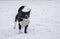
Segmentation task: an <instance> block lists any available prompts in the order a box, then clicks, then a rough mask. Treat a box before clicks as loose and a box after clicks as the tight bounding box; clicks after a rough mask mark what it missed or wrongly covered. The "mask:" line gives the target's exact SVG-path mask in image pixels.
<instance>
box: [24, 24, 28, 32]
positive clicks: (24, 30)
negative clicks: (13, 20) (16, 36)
mask: <svg viewBox="0 0 60 39" xmlns="http://www.w3.org/2000/svg"><path fill="white" fill-rule="evenodd" d="M27 27H28V25H26V26H25V30H24V33H27Z"/></svg>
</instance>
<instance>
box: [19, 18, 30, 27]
mask: <svg viewBox="0 0 60 39" xmlns="http://www.w3.org/2000/svg"><path fill="white" fill-rule="evenodd" d="M29 23H30V20H29V19H23V21H21V22H20V25H21V26H22V27H25V26H26V25H28V24H29Z"/></svg>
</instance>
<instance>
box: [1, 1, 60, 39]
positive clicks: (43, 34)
mask: <svg viewBox="0 0 60 39" xmlns="http://www.w3.org/2000/svg"><path fill="white" fill-rule="evenodd" d="M21 5H26V6H28V7H29V8H30V9H31V13H30V14H31V15H30V24H29V27H28V29H27V32H28V33H27V34H25V33H23V29H22V33H21V34H18V32H19V30H18V24H17V26H16V27H17V28H16V29H13V27H14V23H15V22H14V20H15V16H16V14H17V12H18V8H19V7H20V6H21ZM0 39H60V1H59V0H55V1H54V0H53V1H48V0H46V1H41V0H40V1H39V0H38V1H37V0H35V1H34V0H33V1H32V0H31V1H28V0H26V1H25V0H24V1H0Z"/></svg>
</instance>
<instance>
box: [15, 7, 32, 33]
mask: <svg viewBox="0 0 60 39" xmlns="http://www.w3.org/2000/svg"><path fill="white" fill-rule="evenodd" d="M24 7H25V6H21V7H20V8H19V9H18V13H17V15H16V17H15V22H17V21H18V24H19V30H21V25H20V22H21V21H23V19H28V18H29V17H30V11H31V10H30V11H28V12H23V11H22V10H23V9H24ZM26 15H27V16H26ZM27 27H28V25H26V26H25V30H24V33H27Z"/></svg>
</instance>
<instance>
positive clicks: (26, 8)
mask: <svg viewBox="0 0 60 39" xmlns="http://www.w3.org/2000/svg"><path fill="white" fill-rule="evenodd" d="M29 10H30V8H28V7H25V8H24V9H23V10H22V11H23V12H28V11H29Z"/></svg>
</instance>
